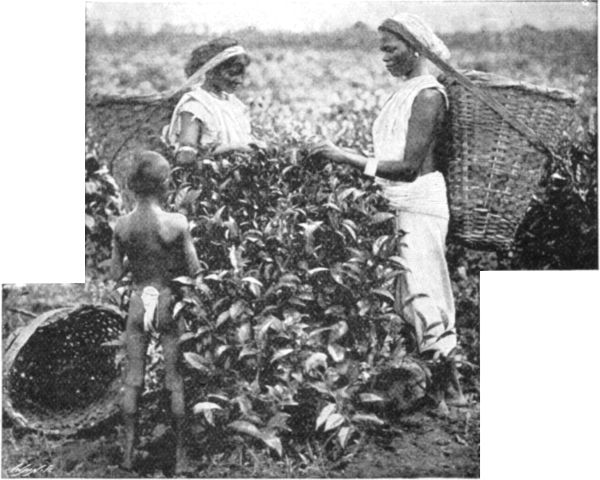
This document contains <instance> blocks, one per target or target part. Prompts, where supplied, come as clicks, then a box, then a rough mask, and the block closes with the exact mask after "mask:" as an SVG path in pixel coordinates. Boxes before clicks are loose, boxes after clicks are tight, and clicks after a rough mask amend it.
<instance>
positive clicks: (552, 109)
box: [440, 72, 576, 250]
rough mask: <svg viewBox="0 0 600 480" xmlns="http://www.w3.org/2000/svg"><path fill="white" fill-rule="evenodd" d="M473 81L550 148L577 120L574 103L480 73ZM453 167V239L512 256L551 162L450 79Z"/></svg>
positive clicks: (446, 153) (448, 153) (449, 156)
mask: <svg viewBox="0 0 600 480" xmlns="http://www.w3.org/2000/svg"><path fill="white" fill-rule="evenodd" d="M467 77H468V78H469V79H470V80H472V81H474V82H475V83H476V84H477V85H478V86H479V87H480V88H482V89H484V90H485V91H486V93H487V94H488V95H490V96H493V97H494V98H495V99H496V100H497V101H499V102H500V103H501V104H502V105H503V106H504V107H505V108H506V109H507V110H508V112H509V113H510V114H511V115H512V116H514V117H515V118H517V119H519V120H521V121H522V122H523V123H525V124H526V125H528V126H529V127H531V128H533V129H534V130H535V132H536V133H538V135H539V136H540V138H541V139H542V141H544V143H546V144H547V145H548V146H550V147H551V148H552V147H554V146H555V145H556V144H557V142H558V141H560V140H561V138H562V137H563V133H564V132H565V131H567V130H568V128H569V126H570V124H571V122H572V119H573V107H574V106H575V103H576V97H575V96H573V95H571V94H569V93H568V92H564V91H561V90H556V89H544V88H540V87H536V86H534V85H530V84H526V83H523V82H514V81H511V80H508V79H503V78H502V77H497V76H493V75H490V74H485V73H481V72H469V73H468V74H467ZM444 83H445V86H446V88H447V91H448V95H449V99H450V114H449V122H448V125H447V129H448V132H446V133H447V134H448V143H447V144H446V145H444V148H442V149H440V153H441V154H442V156H443V158H442V163H444V162H446V163H447V167H446V168H447V178H448V196H449V202H450V215H451V224H450V236H451V238H453V239H454V240H455V241H458V242H460V243H462V244H464V245H466V246H469V247H472V248H478V249H484V250H507V249H510V248H511V246H512V242H513V239H514V235H515V232H516V229H517V227H518V226H519V224H520V222H521V220H522V219H523V217H524V215H525V212H526V210H527V207H528V205H529V202H530V200H531V198H532V195H533V194H534V193H535V191H536V189H537V186H538V183H539V180H540V176H541V172H542V166H543V164H544V162H545V161H546V159H547V157H546V156H545V155H544V154H543V153H540V152H539V151H538V150H536V149H535V148H534V147H533V146H532V145H531V143H530V142H529V141H528V140H527V139H526V137H525V136H524V135H522V134H521V133H520V132H518V131H517V130H515V129H514V128H512V127H511V126H509V125H508V124H507V123H506V122H505V121H503V120H502V118H501V117H500V116H499V115H498V114H497V113H496V112H494V111H493V110H492V109H491V108H489V107H488V106H486V105H485V104H483V103H482V102H481V101H480V100H479V99H477V98H474V97H473V95H472V94H471V93H470V92H468V91H467V90H466V89H465V88H464V87H462V86H460V85H459V84H458V83H456V82H454V81H452V80H451V79H448V80H444Z"/></svg>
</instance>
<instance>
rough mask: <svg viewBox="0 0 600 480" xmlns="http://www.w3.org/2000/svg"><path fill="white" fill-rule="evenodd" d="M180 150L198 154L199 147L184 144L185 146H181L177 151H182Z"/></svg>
mask: <svg viewBox="0 0 600 480" xmlns="http://www.w3.org/2000/svg"><path fill="white" fill-rule="evenodd" d="M180 152H190V153H193V154H194V155H198V149H197V148H194V147H190V146H188V145H183V146H181V147H179V148H178V149H177V153H180Z"/></svg>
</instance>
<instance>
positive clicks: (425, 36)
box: [379, 13, 450, 60]
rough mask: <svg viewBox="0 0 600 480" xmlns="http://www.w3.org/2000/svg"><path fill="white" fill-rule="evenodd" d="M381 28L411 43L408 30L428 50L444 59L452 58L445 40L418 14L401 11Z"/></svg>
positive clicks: (387, 20)
mask: <svg viewBox="0 0 600 480" xmlns="http://www.w3.org/2000/svg"><path fill="white" fill-rule="evenodd" d="M379 29H380V30H386V31H388V32H391V33H393V34H395V35H398V36H399V37H401V38H402V39H403V40H405V41H407V42H408V43H409V44H410V43H411V42H410V39H409V38H407V32H408V34H410V35H412V36H413V37H414V38H415V39H416V40H417V41H418V42H419V43H421V44H422V45H423V46H424V47H425V48H426V49H427V50H429V51H431V52H433V53H434V54H436V55H437V56H438V57H440V58H441V59H442V60H448V59H449V58H450V51H449V50H448V47H446V45H445V44H444V42H442V41H441V40H440V38H439V37H438V36H437V35H436V34H435V33H433V30H432V29H431V27H430V26H429V25H427V23H425V22H424V21H423V19H421V18H420V17H418V16H417V15H413V14H410V13H399V14H398V15H395V16H393V17H392V18H388V19H386V20H385V21H384V22H383V23H382V24H381V25H380V27H379Z"/></svg>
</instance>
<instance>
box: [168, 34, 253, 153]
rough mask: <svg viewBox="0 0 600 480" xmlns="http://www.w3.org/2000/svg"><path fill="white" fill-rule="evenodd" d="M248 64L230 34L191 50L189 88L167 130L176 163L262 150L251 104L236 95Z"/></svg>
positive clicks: (186, 69)
mask: <svg viewBox="0 0 600 480" xmlns="http://www.w3.org/2000/svg"><path fill="white" fill-rule="evenodd" d="M249 63H250V58H249V57H248V54H247V53H246V51H245V50H244V48H243V47H242V46H241V45H239V44H238V42H237V41H236V40H233V39H230V38H224V37H223V38H218V39H216V40H213V41H211V42H210V43H207V44H205V45H202V46H200V47H198V48H196V49H195V50H194V51H193V52H192V55H191V58H190V59H189V61H188V63H187V64H186V66H185V73H186V75H187V76H188V81H187V83H188V84H190V85H191V90H190V91H189V92H187V93H185V94H184V95H183V96H182V97H181V99H180V100H179V102H178V104H177V106H176V107H175V110H174V111H173V115H172V117H171V122H170V124H169V125H168V126H167V128H166V131H165V139H166V141H167V143H168V144H169V145H171V146H172V147H174V149H175V154H176V157H175V158H176V163H177V164H179V165H190V164H195V163H196V161H197V155H198V153H212V154H219V153H226V152H230V151H250V150H251V149H252V147H260V148H262V144H261V142H259V141H257V140H256V139H254V138H253V137H252V135H251V132H250V117H249V113H248V108H247V107H246V106H245V105H244V104H243V103H242V102H241V101H240V100H239V99H238V98H237V97H236V96H235V91H236V90H238V88H239V87H240V86H241V85H242V83H243V81H244V77H245V74H246V67H247V66H248V64H249Z"/></svg>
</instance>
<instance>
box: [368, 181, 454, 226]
mask: <svg viewBox="0 0 600 480" xmlns="http://www.w3.org/2000/svg"><path fill="white" fill-rule="evenodd" d="M375 181H376V183H377V184H378V185H380V187H381V194H382V195H383V196H384V197H385V198H386V199H387V200H388V201H389V202H390V206H391V207H392V208H393V209H394V210H398V211H404V212H411V213H420V214H423V215H432V216H436V217H441V218H446V219H447V218H449V217H450V213H449V210H448V197H447V193H446V182H445V180H444V176H443V175H442V174H441V173H440V172H431V173H427V174H425V175H422V176H420V177H417V179H416V180H415V181H413V182H397V181H392V180H387V179H385V178H380V177H377V178H376V179H375Z"/></svg>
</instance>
